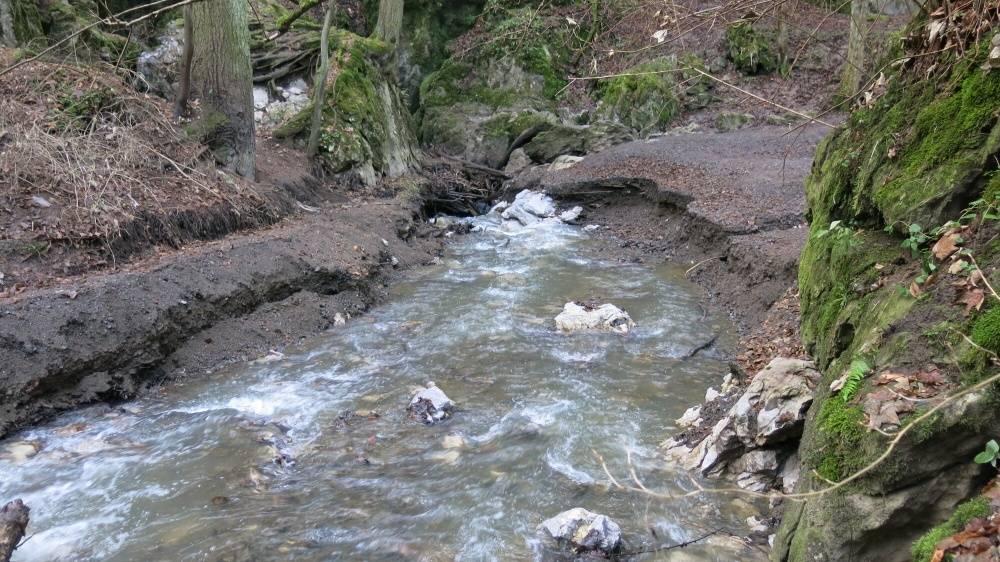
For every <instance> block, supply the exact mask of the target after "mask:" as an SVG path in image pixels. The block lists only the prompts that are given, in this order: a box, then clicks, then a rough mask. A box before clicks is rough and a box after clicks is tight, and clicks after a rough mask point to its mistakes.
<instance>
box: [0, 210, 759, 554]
mask: <svg viewBox="0 0 1000 562" xmlns="http://www.w3.org/2000/svg"><path fill="white" fill-rule="evenodd" d="M477 224H478V225H479V226H480V227H482V229H480V231H479V232H475V233H473V234H470V235H468V236H465V237H462V238H461V239H459V240H457V241H456V242H455V243H454V244H452V245H451V247H450V248H449V250H448V253H447V255H446V257H445V259H444V261H443V263H442V264H441V265H438V266H434V267H431V268H428V269H425V270H424V271H422V272H420V273H419V274H418V275H416V276H415V277H412V278H411V279H410V280H409V281H408V282H406V283H403V284H400V285H398V286H396V287H395V288H394V289H393V294H392V297H391V299H390V300H389V302H388V303H387V304H385V305H384V306H381V307H379V308H377V309H375V310H373V311H372V312H371V313H370V314H368V315H367V316H365V317H362V318H358V319H353V320H351V321H349V322H348V324H347V325H346V326H343V327H339V328H336V329H335V330H334V331H332V332H330V333H329V334H327V335H325V336H323V337H319V338H316V339H314V340H312V341H310V342H309V343H307V344H303V345H301V346H300V347H299V348H297V349H293V350H286V352H285V355H284V357H277V356H275V357H271V358H269V360H262V361H257V362H254V363H251V364H244V365H239V366H234V367H230V368H226V369H223V370H221V371H219V372H217V373H215V374H213V375H209V376H205V377H201V378H198V379H197V380H190V381H187V382H184V383H175V384H172V385H170V386H168V387H167V388H164V389H162V390H161V391H160V392H158V393H155V394H153V395H148V396H146V397H144V398H142V399H139V400H135V401H133V402H129V403H126V404H123V405H120V406H116V407H107V406H103V407H92V408H87V409H83V410H80V411H77V412H74V413H71V414H67V415H64V416H62V417H60V418H59V419H57V420H55V421H54V422H53V423H51V424H49V425H47V426H43V427H39V428H35V429H32V430H29V431H26V432H23V433H21V434H20V435H16V436H14V437H12V438H11V439H8V441H7V442H6V443H0V453H2V451H4V450H5V449H6V450H7V451H8V453H7V454H6V456H2V455H0V499H2V500H4V501H6V500H9V499H12V498H14V497H21V498H23V499H24V500H25V502H26V503H27V504H28V505H29V506H30V507H31V510H32V521H31V525H30V528H29V532H30V533H33V535H32V536H31V538H30V539H29V540H28V541H27V543H25V544H24V546H23V547H22V548H21V549H20V550H18V551H17V553H16V555H15V558H14V559H15V560H16V561H29V560H73V561H77V560H142V561H153V560H213V561H214V560H241V561H242V560H293V559H294V560H477V561H478V560H532V559H535V560H549V559H554V558H556V557H557V551H556V550H554V549H553V547H551V545H549V543H548V542H546V541H545V540H544V539H543V538H542V537H541V536H540V535H539V534H538V531H537V530H536V528H537V526H538V524H539V523H540V522H541V521H543V520H544V519H545V518H548V517H551V516H553V515H555V514H557V513H559V512H560V511H563V510H566V509H569V508H572V507H577V506H579V507H584V508H587V509H590V510H591V511H595V512H599V513H604V514H606V515H608V516H610V517H611V518H612V519H614V520H616V521H617V522H618V523H619V524H620V525H621V527H622V529H623V533H624V538H625V540H626V543H627V549H642V548H651V547H654V546H656V545H660V544H670V543H675V542H679V541H683V540H689V539H692V538H694V537H697V536H700V535H702V534H704V533H705V532H706V530H712V529H716V528H720V527H721V528H725V529H727V530H729V531H731V532H734V533H741V532H745V531H746V527H745V523H744V520H745V518H746V517H747V516H748V515H752V514H754V513H756V511H755V506H753V505H750V504H748V503H747V502H745V501H743V500H740V499H736V500H733V499H732V498H728V499H727V498H718V497H691V498H685V499H683V500H670V501H662V500H653V499H650V498H648V497H646V496H643V495H639V494H634V493H629V492H623V491H618V490H614V489H609V487H608V486H607V482H608V478H607V476H606V475H605V473H604V471H603V470H602V468H601V465H600V462H599V461H598V460H597V458H596V456H595V452H596V453H597V454H600V455H602V456H603V457H604V458H605V459H606V461H607V465H608V468H609V470H610V471H611V472H612V473H613V474H615V475H616V476H617V477H618V478H619V479H623V480H627V479H628V464H627V461H626V459H627V458H628V457H631V459H632V463H633V464H634V466H635V468H636V471H637V473H638V474H639V475H641V477H642V478H643V480H644V483H645V484H646V485H647V486H650V487H651V488H655V489H658V490H661V491H666V492H676V491H681V490H685V489H690V486H691V484H690V480H689V479H688V476H687V475H686V474H681V473H678V472H675V471H672V470H670V469H667V468H665V467H664V466H663V464H662V462H661V461H660V460H659V459H658V457H657V445H658V443H659V442H660V441H662V440H663V439H664V438H665V437H667V436H668V435H669V434H670V432H671V430H672V429H673V428H674V425H673V424H674V422H673V420H674V419H676V418H677V417H678V416H680V414H681V413H683V411H684V410H685V409H686V408H687V407H688V406H689V405H690V404H692V403H694V402H697V401H700V399H701V397H702V396H703V395H704V392H705V389H706V388H707V387H709V386H711V385H718V383H719V382H720V381H721V379H722V377H723V375H724V373H726V372H727V370H728V369H727V366H726V363H725V362H724V361H722V360H721V359H720V358H718V357H714V358H713V357H712V353H711V352H710V353H708V354H704V353H702V354H699V355H697V356H695V357H694V358H691V359H682V357H684V356H685V355H687V354H688V353H689V352H690V351H691V350H692V349H693V348H695V347H696V346H698V345H700V344H702V343H704V342H705V341H707V340H708V339H710V338H711V337H713V336H719V338H720V340H719V341H720V342H722V343H723V344H725V343H726V342H729V343H731V341H729V339H730V338H731V335H729V334H730V333H731V327H730V326H729V324H727V322H726V321H725V320H723V319H720V318H717V317H714V316H712V315H711V314H708V313H707V312H706V311H705V310H704V309H703V308H702V307H701V306H700V305H699V304H698V300H697V296H696V292H695V289H694V288H693V287H691V286H689V285H688V283H686V282H685V281H684V278H683V274H682V273H681V272H679V271H677V270H675V269H672V268H669V267H661V268H650V267H648V266H642V265H622V264H619V263H616V262H614V261H604V260H602V259H600V258H598V257H596V256H597V253H596V252H595V251H594V243H593V242H592V241H590V240H588V237H587V235H586V234H585V233H584V232H583V231H582V230H580V229H578V228H575V227H571V226H568V225H563V224H561V223H558V222H554V221H547V222H545V223H542V224H540V225H537V226H534V227H529V228H511V227H510V226H509V225H507V226H504V225H501V224H500V222H499V220H498V219H496V218H481V219H477ZM593 297H596V298H599V299H600V300H602V301H606V302H612V303H615V304H617V305H619V306H620V307H622V308H624V309H625V310H627V311H629V312H630V313H631V315H632V317H633V318H634V319H635V321H636V322H637V323H638V327H637V328H636V329H635V331H634V332H633V333H632V334H630V335H628V336H624V337H623V336H619V335H613V334H572V335H567V334H561V333H558V332H557V331H556V330H555V327H554V323H553V321H552V319H553V317H555V315H556V314H557V313H558V312H559V311H560V310H561V308H562V304H563V303H564V302H566V301H568V300H580V299H586V298H593ZM706 355H707V356H706ZM430 380H433V381H435V382H436V384H437V385H438V386H439V387H440V388H441V389H442V390H444V391H445V392H446V393H447V394H448V395H449V396H450V397H451V398H452V399H454V400H455V401H456V402H457V404H458V407H459V409H458V411H457V412H456V413H455V415H454V417H453V418H452V419H450V420H448V421H446V422H444V423H441V424H438V425H434V426H425V425H422V424H420V423H417V422H414V421H412V420H410V419H408V418H407V415H406V412H405V408H406V405H407V403H408V400H409V397H410V396H411V394H412V392H413V389H414V387H418V386H421V385H423V384H424V383H425V382H427V381H430ZM25 442H27V443H30V444H32V445H34V446H35V447H40V450H39V451H38V452H37V454H34V455H33V456H30V457H28V458H24V457H25V456H27V455H23V454H21V455H11V454H10V451H11V450H18V449H21V450H23V449H25V447H26V446H27V445H26V443H25ZM29 450H33V449H29ZM15 457H16V458H15ZM654 533H655V537H654ZM760 556H761V555H760V553H759V551H756V550H752V549H745V548H743V547H742V546H741V545H740V544H739V543H738V542H736V541H735V540H734V539H732V538H726V537H725V536H724V535H716V536H713V537H711V538H710V539H709V540H707V541H703V542H701V543H699V544H697V545H694V546H691V547H688V548H685V549H683V550H673V551H665V552H658V553H652V554H643V555H641V556H638V557H634V558H633V559H641V560H750V559H757V558H759V557H760Z"/></svg>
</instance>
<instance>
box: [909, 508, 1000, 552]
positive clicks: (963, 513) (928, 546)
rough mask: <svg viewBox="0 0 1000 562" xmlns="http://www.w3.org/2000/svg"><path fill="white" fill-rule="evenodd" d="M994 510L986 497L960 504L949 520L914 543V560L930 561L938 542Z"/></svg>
mask: <svg viewBox="0 0 1000 562" xmlns="http://www.w3.org/2000/svg"><path fill="white" fill-rule="evenodd" d="M992 512H993V510H992V509H991V508H990V502H989V500H988V499H986V498H973V499H971V500H969V501H967V502H965V503H963V504H961V505H959V506H958V507H957V508H955V513H953V514H952V515H951V517H949V518H948V520H947V521H945V522H944V523H942V524H940V525H938V526H937V527H934V528H933V529H931V530H930V531H928V532H927V534H926V535H924V536H922V537H920V539H919V540H918V541H917V542H915V543H913V550H912V554H913V562H930V561H931V558H933V556H934V550H935V546H936V545H937V543H939V542H941V540H943V539H945V538H948V537H950V536H951V535H954V534H955V533H957V532H959V531H961V530H962V529H964V528H965V526H966V525H967V524H968V523H969V521H972V520H973V519H977V518H980V517H988V516H989V515H990V514H991V513H992Z"/></svg>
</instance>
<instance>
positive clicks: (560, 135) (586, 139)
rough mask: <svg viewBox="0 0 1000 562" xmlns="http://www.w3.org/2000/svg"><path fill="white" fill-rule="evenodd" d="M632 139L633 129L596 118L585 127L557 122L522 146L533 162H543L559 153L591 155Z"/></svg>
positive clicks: (559, 154)
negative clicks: (595, 120) (558, 123)
mask: <svg viewBox="0 0 1000 562" xmlns="http://www.w3.org/2000/svg"><path fill="white" fill-rule="evenodd" d="M631 140H635V135H634V134H633V132H632V131H631V130H630V129H629V128H628V127H625V126H624V125H621V124H619V123H616V122H610V121H597V122H594V123H591V124H589V125H584V126H573V125H562V124H560V125H554V126H552V127H549V128H548V129H547V130H545V131H542V132H541V133H539V134H538V135H537V136H536V137H535V138H534V139H532V140H531V142H529V143H528V144H526V145H525V146H524V151H525V152H526V153H527V154H528V156H529V157H530V158H531V160H532V161H533V162H535V163H538V164H546V163H548V162H552V161H553V160H555V159H556V158H558V157H559V156H563V155H567V154H568V155H584V154H591V153H594V152H600V151H601V150H604V149H607V148H610V147H612V146H614V145H616V144H621V143H623V142H628V141H631Z"/></svg>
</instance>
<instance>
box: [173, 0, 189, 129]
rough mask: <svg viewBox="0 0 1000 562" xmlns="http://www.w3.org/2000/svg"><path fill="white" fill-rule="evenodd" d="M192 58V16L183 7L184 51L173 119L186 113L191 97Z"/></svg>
mask: <svg viewBox="0 0 1000 562" xmlns="http://www.w3.org/2000/svg"><path fill="white" fill-rule="evenodd" d="M193 57H194V16H193V15H192V14H191V6H190V5H188V6H184V51H183V52H182V53H181V64H180V83H179V84H178V86H177V99H176V100H175V102H174V117H180V116H182V115H184V114H185V113H186V112H187V106H188V99H189V98H190V97H191V59H192V58H193Z"/></svg>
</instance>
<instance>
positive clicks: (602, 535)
mask: <svg viewBox="0 0 1000 562" xmlns="http://www.w3.org/2000/svg"><path fill="white" fill-rule="evenodd" d="M539 528H540V529H544V530H545V532H547V533H548V534H549V536H550V537H552V538H554V539H555V540H556V541H558V542H561V543H569V544H570V545H572V546H573V547H574V548H575V549H578V550H591V551H593V550H598V551H601V552H604V553H607V554H610V553H613V552H615V551H616V550H618V549H619V548H621V544H622V531H621V527H619V526H618V524H617V523H615V522H614V521H612V520H611V519H609V518H608V517H607V516H604V515H599V514H597V513H593V512H590V511H587V510H586V509H583V508H582V507H576V508H573V509H570V510H568V511H564V512H562V513H560V514H559V515H556V516H555V517H553V518H551V519H546V520H545V521H544V522H542V524H541V525H540V526H539Z"/></svg>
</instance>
